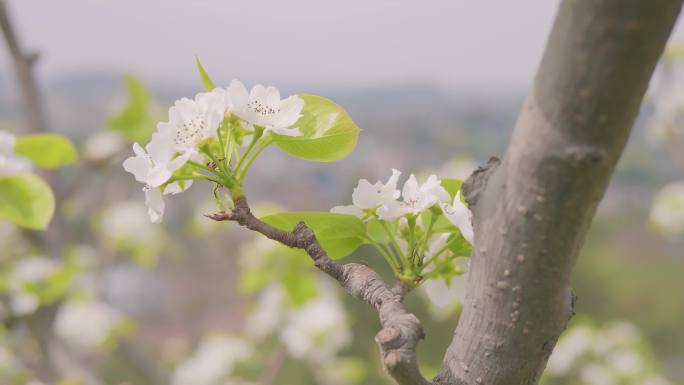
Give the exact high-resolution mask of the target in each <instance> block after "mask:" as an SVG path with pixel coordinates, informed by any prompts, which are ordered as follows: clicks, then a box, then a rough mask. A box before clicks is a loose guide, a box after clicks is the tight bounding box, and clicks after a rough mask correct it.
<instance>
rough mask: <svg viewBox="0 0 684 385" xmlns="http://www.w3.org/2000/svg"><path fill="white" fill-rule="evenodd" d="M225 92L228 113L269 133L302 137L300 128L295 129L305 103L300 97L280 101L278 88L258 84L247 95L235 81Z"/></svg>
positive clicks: (242, 86) (241, 85)
mask: <svg viewBox="0 0 684 385" xmlns="http://www.w3.org/2000/svg"><path fill="white" fill-rule="evenodd" d="M219 92H225V94H226V97H225V100H227V101H228V105H229V107H228V108H229V110H230V112H232V113H233V114H235V115H237V116H238V117H239V118H240V119H242V120H244V121H246V122H247V123H248V124H250V125H257V126H261V127H264V128H265V130H266V131H273V132H275V133H276V134H280V135H287V136H300V135H301V134H302V133H301V132H300V131H299V129H298V128H296V127H292V125H294V124H295V123H296V122H297V120H299V118H300V117H301V111H302V108H304V100H302V98H300V97H299V96H297V95H292V96H289V97H287V98H285V99H280V92H279V91H278V90H277V89H276V88H275V87H264V86H263V85H261V84H257V85H255V86H254V87H252V90H251V91H249V93H248V92H247V88H246V87H245V85H244V84H242V82H240V81H239V80H237V79H234V80H233V81H232V82H230V86H228V88H227V89H225V90H223V91H219Z"/></svg>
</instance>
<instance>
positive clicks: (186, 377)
mask: <svg viewBox="0 0 684 385" xmlns="http://www.w3.org/2000/svg"><path fill="white" fill-rule="evenodd" d="M253 352H254V346H253V345H252V344H251V342H249V341H247V340H244V339H241V338H238V337H233V336H227V335H215V336H209V337H205V338H204V339H203V340H202V341H201V342H200V344H199V346H198V347H197V350H196V351H195V353H194V354H193V355H192V356H191V357H189V358H188V359H186V360H185V361H183V362H181V363H180V364H179V365H178V366H177V367H176V369H175V370H174V372H173V376H172V380H171V384H172V385H225V384H232V383H240V382H231V381H234V380H231V379H230V375H231V372H232V371H233V368H234V366H235V364H237V363H239V362H244V361H246V360H248V359H249V358H250V357H251V355H252V354H253Z"/></svg>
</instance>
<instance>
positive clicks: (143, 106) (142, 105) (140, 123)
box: [107, 74, 154, 142]
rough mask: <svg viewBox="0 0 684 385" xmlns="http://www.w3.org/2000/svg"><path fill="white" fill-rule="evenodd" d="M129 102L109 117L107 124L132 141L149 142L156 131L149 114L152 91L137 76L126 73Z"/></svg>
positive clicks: (125, 79)
mask: <svg viewBox="0 0 684 385" xmlns="http://www.w3.org/2000/svg"><path fill="white" fill-rule="evenodd" d="M124 81H125V83H126V92H127V94H128V102H127V103H126V105H125V106H124V107H123V109H122V110H121V111H120V112H119V113H117V114H114V115H112V116H109V117H108V118H107V126H108V127H109V128H110V129H111V130H113V131H116V132H118V133H120V134H121V135H123V137H125V138H126V139H127V140H129V141H131V142H147V140H148V139H149V138H150V137H151V136H152V133H153V132H154V123H153V122H152V119H151V118H150V117H149V115H148V110H149V106H150V99H151V97H150V93H149V91H147V88H145V85H143V83H142V82H141V81H140V79H138V78H137V77H135V76H133V75H130V74H126V75H124Z"/></svg>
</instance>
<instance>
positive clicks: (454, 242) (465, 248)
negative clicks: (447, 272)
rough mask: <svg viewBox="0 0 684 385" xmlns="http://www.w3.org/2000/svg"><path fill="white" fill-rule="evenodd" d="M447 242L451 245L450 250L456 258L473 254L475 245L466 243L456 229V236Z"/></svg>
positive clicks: (453, 235) (452, 236)
mask: <svg viewBox="0 0 684 385" xmlns="http://www.w3.org/2000/svg"><path fill="white" fill-rule="evenodd" d="M447 242H448V243H449V250H450V251H451V252H452V253H454V255H456V256H459V257H467V256H469V255H470V254H472V252H473V245H471V244H470V242H468V241H466V240H465V238H463V235H461V232H460V231H459V230H458V229H457V228H455V227H454V234H452V235H451V236H450V237H449V239H448V240H447Z"/></svg>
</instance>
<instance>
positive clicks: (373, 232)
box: [366, 218, 396, 243]
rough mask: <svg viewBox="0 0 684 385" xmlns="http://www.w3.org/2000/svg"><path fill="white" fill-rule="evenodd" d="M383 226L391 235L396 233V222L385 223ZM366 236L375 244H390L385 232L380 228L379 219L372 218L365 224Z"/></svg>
mask: <svg viewBox="0 0 684 385" xmlns="http://www.w3.org/2000/svg"><path fill="white" fill-rule="evenodd" d="M385 226H387V227H388V228H389V230H390V233H391V234H394V233H395V232H396V222H385ZM366 235H367V236H368V238H370V239H371V240H372V241H374V242H376V243H390V242H391V240H390V238H389V235H387V231H385V229H384V228H383V227H382V224H381V223H380V220H379V219H375V218H373V219H371V220H370V221H368V223H366Z"/></svg>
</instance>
